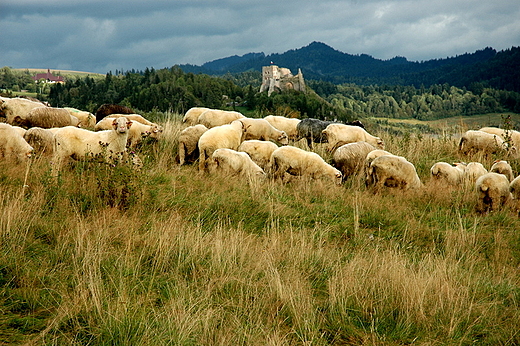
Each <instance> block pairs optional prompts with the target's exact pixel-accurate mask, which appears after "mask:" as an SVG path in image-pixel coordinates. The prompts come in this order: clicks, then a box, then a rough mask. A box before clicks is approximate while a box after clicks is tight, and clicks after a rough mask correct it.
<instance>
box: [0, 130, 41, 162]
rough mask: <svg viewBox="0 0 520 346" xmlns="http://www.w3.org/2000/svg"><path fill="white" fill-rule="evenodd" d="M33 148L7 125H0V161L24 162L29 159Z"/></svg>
mask: <svg viewBox="0 0 520 346" xmlns="http://www.w3.org/2000/svg"><path fill="white" fill-rule="evenodd" d="M32 153H33V147H31V146H30V145H29V144H28V143H27V141H25V139H24V138H23V137H22V136H20V134H19V133H18V131H16V129H14V128H13V127H12V126H11V125H9V124H0V159H1V160H2V161H3V160H6V161H11V160H12V161H16V162H25V161H27V160H28V159H30V158H31V155H32Z"/></svg>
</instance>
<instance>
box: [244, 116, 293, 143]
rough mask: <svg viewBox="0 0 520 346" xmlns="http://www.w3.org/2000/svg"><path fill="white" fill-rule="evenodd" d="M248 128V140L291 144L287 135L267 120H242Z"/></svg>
mask: <svg viewBox="0 0 520 346" xmlns="http://www.w3.org/2000/svg"><path fill="white" fill-rule="evenodd" d="M240 121H241V122H243V123H244V124H245V125H246V127H247V133H246V138H245V139H246V140H251V139H259V140H262V141H275V142H278V143H280V144H282V145H286V144H289V140H288V139H287V134H286V133H285V132H284V131H280V130H278V129H276V128H275V127H273V126H272V125H271V124H270V123H269V122H268V121H267V120H265V119H253V118H242V119H240Z"/></svg>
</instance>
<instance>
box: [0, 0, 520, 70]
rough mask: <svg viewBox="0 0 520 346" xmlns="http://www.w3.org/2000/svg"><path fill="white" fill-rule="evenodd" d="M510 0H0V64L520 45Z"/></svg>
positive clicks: (458, 50) (156, 62)
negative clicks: (312, 48)
mask: <svg viewBox="0 0 520 346" xmlns="http://www.w3.org/2000/svg"><path fill="white" fill-rule="evenodd" d="M519 12H520V8H519V7H518V4H517V1H516V0H499V1H495V2H478V3H476V2H473V1H466V0H455V1H454V0H440V1H435V2H434V1H431V0H419V1H414V0H404V1H403V0H387V1H381V0H368V1H341V0H324V1H321V2H316V1H314V0H312V1H311V0H303V1H297V0H288V1H283V2H282V1H279V0H278V1H273V0H267V1H260V2H259V1H243V0H222V1H219V2H216V1H213V0H189V1H188V0H183V1H178V0H175V1H168V0H152V1H146V2H144V1H141V0H126V1H123V0H116V1H112V2H106V1H101V0H99V1H98V0H94V1H92V0H69V1H65V0H48V1H45V2H42V1H41V0H4V1H2V4H0V32H1V33H2V34H1V35H0V46H1V47H2V50H1V51H0V65H1V66H5V65H7V66H12V67H44V68H46V67H50V68H55V67H56V68H63V69H65V68H71V69H79V70H89V71H93V72H101V73H105V72H107V71H108V70H113V69H116V68H117V69H132V68H136V69H143V68H145V67H154V68H162V67H169V66H172V65H174V64H180V63H192V64H202V63H204V62H207V61H211V60H214V59H218V58H222V57H226V56H230V55H234V54H238V55H242V54H245V53H248V52H264V53H266V54H270V53H283V52H285V51H287V50H289V49H296V48H300V47H302V46H304V45H307V44H309V43H310V42H312V41H322V42H324V43H326V44H328V45H330V46H332V47H334V48H335V49H337V50H340V51H343V52H346V53H350V54H362V53H364V54H370V55H372V56H374V57H376V58H382V59H389V58H392V57H394V56H405V57H407V58H408V59H410V60H428V59H432V58H440V57H446V56H454V55H458V54H463V53H465V52H472V51H475V50H477V49H482V48H484V47H486V46H491V47H493V48H495V49H499V50H500V49H506V48H510V47H511V46H513V45H519V44H520V25H519V23H518V19H517V18H520V16H519V15H520V13H519Z"/></svg>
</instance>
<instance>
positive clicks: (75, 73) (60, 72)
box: [14, 68, 105, 77]
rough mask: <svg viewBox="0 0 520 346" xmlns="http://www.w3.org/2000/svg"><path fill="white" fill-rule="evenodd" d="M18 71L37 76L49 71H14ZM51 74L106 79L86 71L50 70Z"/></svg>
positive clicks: (32, 69) (28, 69)
mask: <svg viewBox="0 0 520 346" xmlns="http://www.w3.org/2000/svg"><path fill="white" fill-rule="evenodd" d="M14 70H17V71H29V72H31V73H34V74H37V73H46V72H47V69H38V68H17V69H14ZM50 71H51V73H52V74H53V75H60V76H79V77H85V76H87V75H89V76H101V77H104V76H105V75H104V74H100V73H93V72H85V71H72V70H56V69H50Z"/></svg>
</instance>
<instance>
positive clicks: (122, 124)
mask: <svg viewBox="0 0 520 346" xmlns="http://www.w3.org/2000/svg"><path fill="white" fill-rule="evenodd" d="M131 126H132V121H130V120H128V119H127V118H125V117H119V118H115V119H114V121H113V122H112V127H113V128H114V130H115V131H117V132H119V133H125V132H127V131H128V129H129V128H130V127H131Z"/></svg>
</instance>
